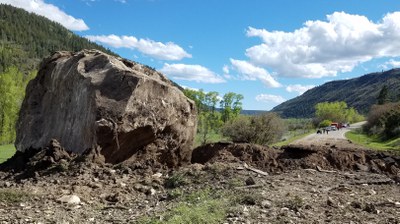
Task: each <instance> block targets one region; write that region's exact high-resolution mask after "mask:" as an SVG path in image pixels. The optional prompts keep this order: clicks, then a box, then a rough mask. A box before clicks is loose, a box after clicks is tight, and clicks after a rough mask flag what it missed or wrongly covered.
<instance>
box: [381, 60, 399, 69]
mask: <svg viewBox="0 0 400 224" xmlns="http://www.w3.org/2000/svg"><path fill="white" fill-rule="evenodd" d="M378 67H379V68H382V69H385V70H386V69H390V68H396V67H400V61H396V60H393V59H390V60H389V61H387V62H385V63H383V64H381V65H379V66H378Z"/></svg>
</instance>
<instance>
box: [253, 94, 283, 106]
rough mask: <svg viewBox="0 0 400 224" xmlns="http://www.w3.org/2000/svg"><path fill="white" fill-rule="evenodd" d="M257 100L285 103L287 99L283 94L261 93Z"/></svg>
mask: <svg viewBox="0 0 400 224" xmlns="http://www.w3.org/2000/svg"><path fill="white" fill-rule="evenodd" d="M256 100H257V101H259V102H264V103H271V102H272V103H275V104H279V103H283V102H285V101H286V99H285V98H283V97H282V96H278V95H271V94H260V95H257V96H256Z"/></svg>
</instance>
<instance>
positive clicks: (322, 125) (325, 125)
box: [318, 120, 332, 128]
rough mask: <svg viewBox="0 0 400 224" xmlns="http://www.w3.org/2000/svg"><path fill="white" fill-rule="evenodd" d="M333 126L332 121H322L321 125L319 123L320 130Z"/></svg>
mask: <svg viewBox="0 0 400 224" xmlns="http://www.w3.org/2000/svg"><path fill="white" fill-rule="evenodd" d="M331 124H332V121H330V120H323V121H321V122H320V123H319V125H318V126H319V127H320V128H323V127H328V126H331Z"/></svg>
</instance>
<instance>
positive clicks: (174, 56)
mask: <svg viewBox="0 0 400 224" xmlns="http://www.w3.org/2000/svg"><path fill="white" fill-rule="evenodd" d="M86 38H88V39H89V40H91V41H96V42H100V43H103V44H106V45H109V46H112V47H116V48H129V49H135V50H138V51H140V52H141V53H142V54H145V55H148V56H150V57H153V58H156V59H160V60H171V61H174V60H181V59H183V58H191V57H192V55H190V54H188V53H187V52H186V51H185V50H184V49H183V48H181V47H180V46H179V45H177V44H175V43H173V42H167V43H161V42H157V41H154V40H150V39H138V38H136V37H134V36H117V35H113V34H112V35H108V36H105V35H100V36H90V35H89V36H86Z"/></svg>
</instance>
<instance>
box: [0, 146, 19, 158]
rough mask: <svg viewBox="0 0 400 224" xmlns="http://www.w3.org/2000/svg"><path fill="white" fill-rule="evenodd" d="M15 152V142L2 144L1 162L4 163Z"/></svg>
mask: <svg viewBox="0 0 400 224" xmlns="http://www.w3.org/2000/svg"><path fill="white" fill-rule="evenodd" d="M14 154H15V147H14V145H13V144H10V145H0V163H3V162H4V161H6V160H7V159H8V158H11V156H13V155H14Z"/></svg>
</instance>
